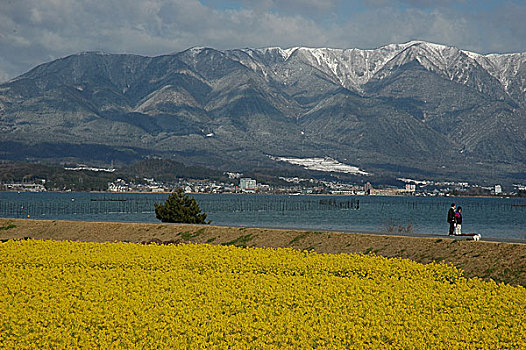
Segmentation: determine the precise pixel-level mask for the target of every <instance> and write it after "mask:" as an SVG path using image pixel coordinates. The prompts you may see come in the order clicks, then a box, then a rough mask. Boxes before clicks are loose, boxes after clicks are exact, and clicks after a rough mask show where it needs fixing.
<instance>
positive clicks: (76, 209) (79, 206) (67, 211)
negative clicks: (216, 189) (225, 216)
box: [0, 198, 360, 218]
mask: <svg viewBox="0 0 526 350" xmlns="http://www.w3.org/2000/svg"><path fill="white" fill-rule="evenodd" d="M158 202H159V201H155V200H136V199H129V200H128V199H120V200H118V201H75V200H71V201H32V202H29V201H26V202H18V203H17V202H1V201H0V216H2V217H19V218H20V217H23V218H25V217H42V216H47V215H49V216H53V215H75V214H115V213H119V214H136V213H153V212H154V204H155V203H158ZM199 205H200V207H201V209H202V210H203V211H204V212H243V211H277V212H289V211H318V210H348V209H353V210H359V209H360V200H358V199H350V200H336V199H333V198H331V199H320V200H285V199H280V200H270V201H269V200H265V201H262V200H244V199H243V200H236V199H230V200H202V201H199Z"/></svg>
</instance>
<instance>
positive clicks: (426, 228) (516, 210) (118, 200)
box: [0, 192, 526, 241]
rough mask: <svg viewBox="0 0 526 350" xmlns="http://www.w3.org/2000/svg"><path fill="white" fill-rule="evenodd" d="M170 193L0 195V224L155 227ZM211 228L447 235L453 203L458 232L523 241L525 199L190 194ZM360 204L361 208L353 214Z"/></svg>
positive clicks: (525, 227)
mask: <svg viewBox="0 0 526 350" xmlns="http://www.w3.org/2000/svg"><path fill="white" fill-rule="evenodd" d="M167 197H168V194H166V193H163V194H154V193H27V192H23V193H15V192H0V216H1V217H4V218H27V217H28V216H29V217H30V218H31V219H51V220H88V221H127V222H159V221H158V220H157V219H156V218H155V213H154V209H153V204H154V203H164V201H165V200H166V198H167ZM193 197H194V198H196V200H197V201H198V203H199V205H200V206H201V208H202V209H203V211H204V212H206V213H207V214H208V219H211V220H212V224H214V225H225V226H253V227H270V228H298V229H307V230H314V231H321V230H335V231H359V232H386V231H389V229H391V230H394V231H395V232H397V231H398V230H399V228H401V229H405V228H407V227H408V226H411V228H412V230H411V231H412V232H413V233H414V234H429V235H444V234H447V230H448V224H447V222H446V215H447V210H448V209H449V207H450V204H451V203H452V202H454V203H456V204H457V206H458V205H460V206H462V209H463V224H462V231H463V232H465V233H468V232H474V233H480V234H482V237H483V239H484V238H494V239H501V240H513V241H526V199H524V198H523V199H520V198H510V199H508V198H463V197H460V198H453V197H376V196H288V195H233V194H195V195H193ZM358 205H359V208H356V207H357V206H358Z"/></svg>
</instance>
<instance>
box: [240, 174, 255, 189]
mask: <svg viewBox="0 0 526 350" xmlns="http://www.w3.org/2000/svg"><path fill="white" fill-rule="evenodd" d="M239 187H240V188H241V190H242V191H256V189H257V184H256V180H254V179H251V178H249V177H243V178H241V179H240V180H239Z"/></svg>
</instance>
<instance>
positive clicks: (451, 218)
mask: <svg viewBox="0 0 526 350" xmlns="http://www.w3.org/2000/svg"><path fill="white" fill-rule="evenodd" d="M447 222H449V223H452V222H456V221H455V209H453V207H451V208H449V211H448V212H447Z"/></svg>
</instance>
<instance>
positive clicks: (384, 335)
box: [0, 240, 526, 349]
mask: <svg viewBox="0 0 526 350" xmlns="http://www.w3.org/2000/svg"><path fill="white" fill-rule="evenodd" d="M0 264H1V271H0V348H1V349H75V348H81V349H227V348H228V349H311V348H317V349H428V348H429V349H526V290H525V289H524V288H522V287H512V286H509V285H504V284H496V283H493V282H484V281H482V280H479V279H469V280H468V279H466V278H464V277H462V272H461V271H459V270H457V269H456V268H454V267H451V266H447V265H443V264H430V265H422V264H418V263H415V262H412V261H410V260H404V259H386V258H382V257H374V256H361V255H347V254H341V255H322V254H316V253H310V252H301V251H295V250H292V249H261V248H237V247H232V246H213V245H191V244H188V245H177V246H174V245H164V246H162V245H138V244H131V243H80V242H67V241H66V242H64V241H35V240H28V241H8V242H6V243H0Z"/></svg>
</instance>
